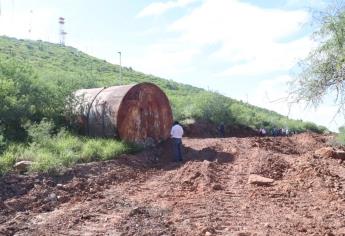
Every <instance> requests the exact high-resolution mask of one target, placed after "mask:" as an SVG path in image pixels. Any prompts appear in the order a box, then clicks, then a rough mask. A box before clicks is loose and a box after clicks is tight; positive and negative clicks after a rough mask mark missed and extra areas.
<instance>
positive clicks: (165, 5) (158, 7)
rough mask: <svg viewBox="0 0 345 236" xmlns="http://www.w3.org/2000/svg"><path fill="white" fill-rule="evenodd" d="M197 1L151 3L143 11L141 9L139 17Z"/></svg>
mask: <svg viewBox="0 0 345 236" xmlns="http://www.w3.org/2000/svg"><path fill="white" fill-rule="evenodd" d="M196 1H198V0H174V1H167V2H155V3H151V4H150V5H148V6H147V7H145V8H144V9H143V10H142V11H140V12H139V14H138V15H137V17H144V16H153V15H161V14H163V13H164V12H166V11H168V10H171V9H174V8H181V7H185V6H187V5H189V4H191V3H193V2H196Z"/></svg>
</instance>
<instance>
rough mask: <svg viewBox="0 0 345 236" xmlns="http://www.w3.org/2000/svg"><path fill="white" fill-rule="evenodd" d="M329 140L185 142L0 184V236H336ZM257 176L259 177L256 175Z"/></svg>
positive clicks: (337, 178) (338, 178)
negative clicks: (175, 148)
mask: <svg viewBox="0 0 345 236" xmlns="http://www.w3.org/2000/svg"><path fill="white" fill-rule="evenodd" d="M327 139H328V137H325V136H319V135H316V134H307V133H305V134H300V135H295V136H292V137H277V138H271V137H270V138H269V137H262V138H259V137H250V138H222V139H219V138H218V139H216V138H205V139H198V138H190V139H184V157H185V161H184V162H183V163H173V162H171V160H172V157H171V155H170V153H171V150H170V146H169V144H164V145H162V146H160V147H159V148H156V149H152V150H146V151H144V152H142V153H140V154H137V155H133V156H122V157H121V158H119V159H117V160H113V161H108V162H98V163H90V164H85V165H78V166H76V167H75V168H73V169H68V170H65V171H64V173H61V174H60V175H58V176H48V175H14V174H11V175H8V176H5V177H3V178H1V179H0V198H1V199H0V235H181V236H182V235H183V236H185V235H191V236H192V235H242V236H249V235H345V162H343V160H342V159H341V158H337V156H332V155H329V156H326V155H315V151H316V150H318V149H320V148H323V147H326V146H327V145H328V144H327V141H328V140H327ZM263 177H265V178H263Z"/></svg>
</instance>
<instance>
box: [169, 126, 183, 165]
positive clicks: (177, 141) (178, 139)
mask: <svg viewBox="0 0 345 236" xmlns="http://www.w3.org/2000/svg"><path fill="white" fill-rule="evenodd" d="M170 135H171V138H172V140H173V145H174V146H173V148H174V153H175V161H176V162H179V161H183V159H182V152H181V146H182V136H183V128H182V126H181V125H180V123H179V122H178V121H175V122H174V124H173V127H172V128H171V132H170Z"/></svg>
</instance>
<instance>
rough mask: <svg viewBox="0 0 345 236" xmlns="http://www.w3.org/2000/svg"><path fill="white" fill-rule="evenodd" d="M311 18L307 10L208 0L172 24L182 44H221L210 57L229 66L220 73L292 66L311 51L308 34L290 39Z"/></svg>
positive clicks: (261, 71)
mask: <svg viewBox="0 0 345 236" xmlns="http://www.w3.org/2000/svg"><path fill="white" fill-rule="evenodd" d="M308 20H309V14H308V13H307V12H306V11H300V10H296V11H284V10H278V9H264V8H260V7H257V6H254V5H251V4H248V3H243V2H240V1H238V0H207V1H205V2H204V3H203V4H202V5H201V6H200V7H198V8H197V9H195V10H194V11H193V12H192V13H191V14H189V15H187V16H185V17H183V18H181V19H179V20H178V21H176V22H174V23H173V24H172V25H171V27H170V30H171V31H173V32H178V33H180V37H179V42H181V43H190V44H191V43H193V45H194V47H199V48H202V47H205V46H207V45H211V44H214V43H220V44H221V45H222V47H221V48H220V49H219V50H218V51H217V52H215V53H214V54H213V55H211V57H212V59H214V60H218V61H220V62H223V63H227V64H228V69H226V70H225V71H222V72H218V74H219V75H222V76H235V75H258V74H263V73H270V72H272V71H277V70H278V71H279V70H289V69H290V68H291V67H292V66H293V65H294V64H295V63H296V61H297V59H300V58H302V57H304V56H305V55H306V54H307V53H308V51H309V50H310V48H311V46H312V45H313V44H312V41H311V40H310V39H308V38H301V39H296V40H286V39H288V38H289V37H293V36H294V35H295V34H297V33H299V31H300V30H301V26H302V25H303V24H305V23H306V22H307V21H308Z"/></svg>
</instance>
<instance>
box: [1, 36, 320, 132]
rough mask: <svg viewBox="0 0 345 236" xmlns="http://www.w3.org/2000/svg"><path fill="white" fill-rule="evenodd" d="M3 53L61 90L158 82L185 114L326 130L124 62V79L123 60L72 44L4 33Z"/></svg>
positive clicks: (253, 124)
mask: <svg viewBox="0 0 345 236" xmlns="http://www.w3.org/2000/svg"><path fill="white" fill-rule="evenodd" d="M0 59H1V61H3V60H5V61H6V60H7V61H8V60H10V61H11V62H13V63H19V64H21V65H29V66H30V67H31V69H32V71H33V73H34V74H35V76H36V77H37V79H38V80H40V81H42V83H47V84H49V86H48V87H49V88H54V89H55V92H60V93H66V94H67V93H69V92H71V91H73V90H75V89H79V88H92V87H103V86H111V85H120V84H129V83H137V82H144V81H149V82H153V83H155V84H157V85H159V86H160V87H161V88H162V89H163V90H164V91H165V92H166V93H167V95H168V97H169V99H170V102H171V104H172V107H173V112H174V117H175V119H179V120H183V119H187V118H194V119H197V120H198V119H201V120H209V121H211V122H215V123H218V122H221V121H224V122H225V123H227V124H232V125H236V124H241V125H245V126H249V127H252V128H259V127H267V128H271V127H289V128H290V129H293V130H298V131H303V130H313V131H322V130H324V127H318V126H316V125H315V124H312V123H309V122H302V121H296V120H291V119H288V118H287V117H285V116H282V115H280V114H278V113H276V112H272V111H269V110H266V109H262V108H259V107H255V106H251V105H248V104H246V103H243V102H241V101H236V100H234V99H231V98H228V97H225V96H222V95H220V94H217V93H214V92H210V91H205V90H203V89H199V88H196V87H193V86H190V85H184V84H180V83H176V82H173V81H171V80H165V79H162V78H158V77H155V76H152V75H145V74H143V73H140V72H137V71H134V70H133V69H132V68H126V67H125V68H123V75H122V79H121V80H120V79H119V66H118V65H113V64H110V63H108V62H106V61H104V60H100V59H97V58H95V57H92V56H89V55H87V54H85V53H83V52H81V51H79V50H77V49H75V48H72V47H62V46H60V45H57V44H52V43H47V42H42V41H29V40H18V39H14V38H8V37H0ZM62 88H63V89H62ZM54 89H53V90H54ZM61 90H63V91H61ZM52 96H54V97H56V99H57V102H61V101H59V97H58V95H56V94H55V95H54V94H52ZM61 97H62V98H64V97H65V96H61ZM57 106H58V105H57Z"/></svg>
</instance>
